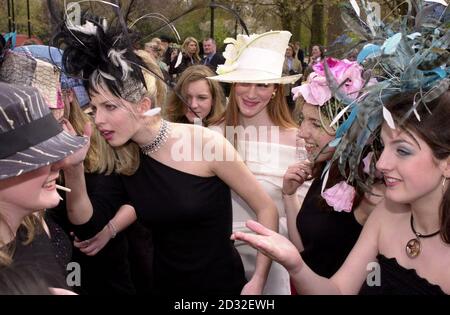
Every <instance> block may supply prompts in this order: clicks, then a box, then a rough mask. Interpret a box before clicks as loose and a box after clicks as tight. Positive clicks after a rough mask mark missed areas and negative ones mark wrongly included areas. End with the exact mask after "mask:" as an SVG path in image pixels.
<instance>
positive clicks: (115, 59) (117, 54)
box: [108, 48, 133, 81]
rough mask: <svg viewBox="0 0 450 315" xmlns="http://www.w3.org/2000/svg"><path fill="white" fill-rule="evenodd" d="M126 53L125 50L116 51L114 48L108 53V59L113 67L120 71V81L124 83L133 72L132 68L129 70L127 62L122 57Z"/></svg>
mask: <svg viewBox="0 0 450 315" xmlns="http://www.w3.org/2000/svg"><path fill="white" fill-rule="evenodd" d="M126 52H127V49H123V50H120V51H118V50H116V49H114V48H112V49H110V50H109V52H108V58H109V59H111V62H112V63H113V65H115V66H116V67H118V68H120V69H121V70H122V81H125V80H126V79H127V78H128V74H129V73H130V72H133V68H131V66H130V65H129V64H128V62H127V60H126V59H125V58H124V57H123V55H124V54H125V53H126Z"/></svg>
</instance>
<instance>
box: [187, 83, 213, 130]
mask: <svg viewBox="0 0 450 315" xmlns="http://www.w3.org/2000/svg"><path fill="white" fill-rule="evenodd" d="M185 98H186V100H187V102H188V103H189V105H190V106H191V109H192V111H194V112H195V113H196V114H197V115H198V116H199V117H200V118H201V119H204V118H205V117H206V116H208V114H209V113H210V112H211V108H212V104H213V98H212V94H211V90H210V89H209V85H208V82H206V80H197V81H193V82H190V83H189V84H188V86H187V88H186V95H185ZM192 111H191V110H189V109H188V108H186V107H185V115H186V118H187V119H188V120H189V122H190V123H193V122H194V119H196V118H197V119H198V117H197V116H196V115H195V114H194V113H193V112H192Z"/></svg>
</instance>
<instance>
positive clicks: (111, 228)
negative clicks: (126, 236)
mask: <svg viewBox="0 0 450 315" xmlns="http://www.w3.org/2000/svg"><path fill="white" fill-rule="evenodd" d="M108 228H109V231H110V232H111V238H114V237H116V235H117V228H116V226H115V225H114V223H113V222H112V220H111V221H109V222H108Z"/></svg>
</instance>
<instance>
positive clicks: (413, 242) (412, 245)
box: [405, 213, 441, 258]
mask: <svg viewBox="0 0 450 315" xmlns="http://www.w3.org/2000/svg"><path fill="white" fill-rule="evenodd" d="M410 224H411V230H412V231H413V233H414V234H415V235H416V237H415V238H412V239H410V240H409V241H408V243H406V247H405V250H406V255H408V257H409V258H416V257H417V256H419V254H420V250H421V244H420V240H419V238H428V237H432V236H435V235H437V234H438V233H439V232H440V231H441V230H440V229H439V230H437V231H436V232H434V233H431V234H426V235H424V234H421V233H419V232H417V231H416V229H415V228H414V218H413V215H412V213H411V220H410Z"/></svg>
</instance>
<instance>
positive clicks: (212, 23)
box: [210, 0, 216, 39]
mask: <svg viewBox="0 0 450 315" xmlns="http://www.w3.org/2000/svg"><path fill="white" fill-rule="evenodd" d="M215 2H216V1H215V0H211V30H210V37H211V38H213V39H214V9H215V8H214V6H213V5H214V3H215Z"/></svg>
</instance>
